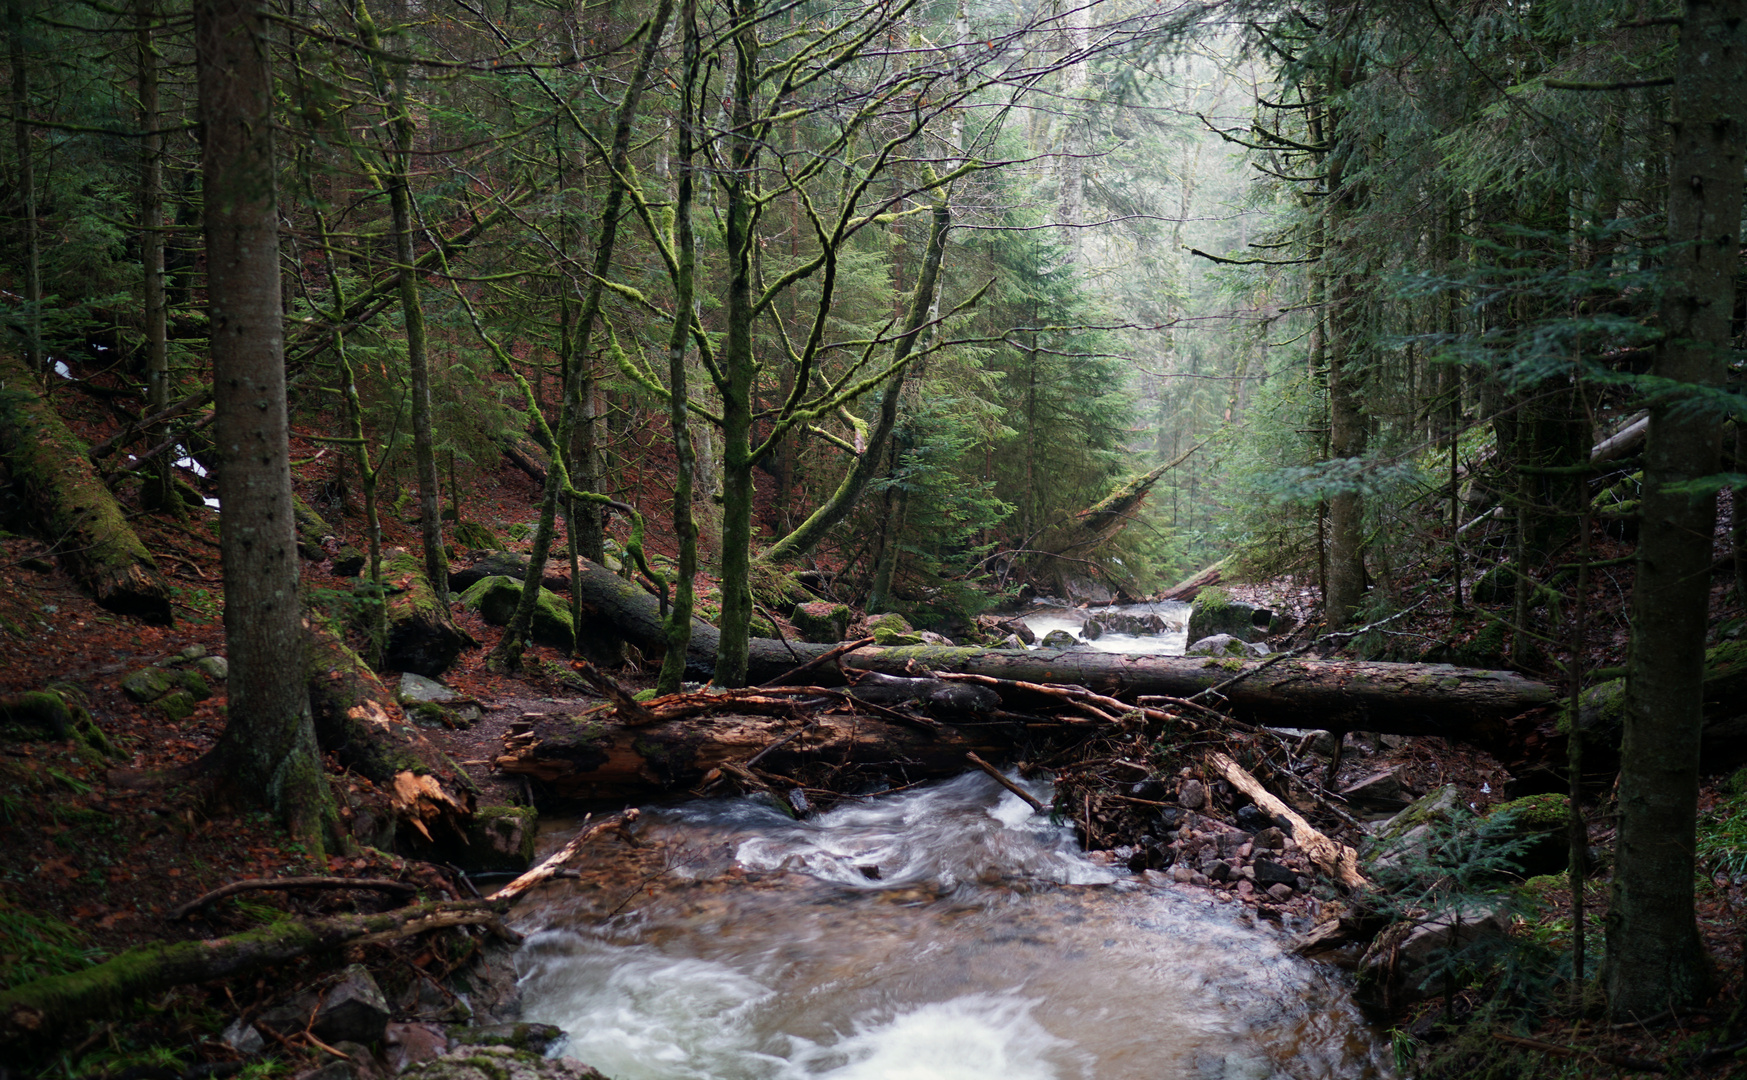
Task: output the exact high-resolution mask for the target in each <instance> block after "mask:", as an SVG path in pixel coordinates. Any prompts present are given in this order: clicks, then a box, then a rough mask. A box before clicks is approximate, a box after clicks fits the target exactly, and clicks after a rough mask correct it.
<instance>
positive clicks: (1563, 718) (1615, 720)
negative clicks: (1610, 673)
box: [1558, 679, 1626, 739]
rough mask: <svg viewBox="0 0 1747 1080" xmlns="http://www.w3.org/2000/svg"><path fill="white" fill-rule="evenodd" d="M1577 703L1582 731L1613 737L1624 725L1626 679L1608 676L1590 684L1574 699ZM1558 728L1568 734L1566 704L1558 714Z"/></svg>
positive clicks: (1568, 714) (1569, 715)
mask: <svg viewBox="0 0 1747 1080" xmlns="http://www.w3.org/2000/svg"><path fill="white" fill-rule="evenodd" d="M1577 707H1578V716H1579V717H1581V726H1582V728H1583V730H1584V731H1585V732H1586V733H1588V734H1592V735H1602V736H1606V737H1608V738H1609V739H1617V738H1618V737H1619V733H1620V732H1622V731H1624V730H1625V729H1626V680H1624V679H1610V680H1609V681H1607V682H1604V683H1601V684H1599V685H1597V686H1592V687H1590V688H1589V689H1588V690H1585V691H1584V692H1583V694H1582V695H1581V696H1580V697H1579V698H1578V699H1577ZM1558 730H1559V731H1560V733H1562V734H1566V735H1569V734H1571V708H1570V706H1569V705H1567V706H1566V707H1565V708H1564V709H1563V710H1562V711H1561V712H1560V714H1559V722H1558Z"/></svg>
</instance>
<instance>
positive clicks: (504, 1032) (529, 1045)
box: [449, 1023, 564, 1054]
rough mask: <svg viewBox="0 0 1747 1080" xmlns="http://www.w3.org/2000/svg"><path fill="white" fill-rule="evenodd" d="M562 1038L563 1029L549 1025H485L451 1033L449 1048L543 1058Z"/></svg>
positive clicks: (458, 1029) (455, 1030) (453, 1030)
mask: <svg viewBox="0 0 1747 1080" xmlns="http://www.w3.org/2000/svg"><path fill="white" fill-rule="evenodd" d="M563 1037H564V1031H563V1029H562V1028H558V1027H554V1026H553V1025H551V1024H529V1023H516V1024H486V1025H484V1026H483V1027H469V1028H454V1029H451V1030H450V1032H449V1046H450V1049H451V1050H453V1049H457V1048H459V1047H463V1046H502V1047H508V1048H510V1049H512V1050H525V1051H527V1052H529V1053H533V1054H544V1053H545V1052H546V1051H548V1050H550V1049H552V1047H553V1045H554V1044H555V1043H557V1042H558V1040H559V1039H562V1038H563Z"/></svg>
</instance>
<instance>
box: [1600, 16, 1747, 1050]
mask: <svg viewBox="0 0 1747 1080" xmlns="http://www.w3.org/2000/svg"><path fill="white" fill-rule="evenodd" d="M1674 70H1675V72H1676V73H1677V74H1676V78H1675V88H1674V102H1673V106H1674V107H1673V110H1672V111H1673V118H1672V119H1671V120H1670V121H1669V127H1670V129H1671V130H1672V132H1673V153H1672V155H1671V160H1670V171H1669V175H1670V177H1671V181H1672V180H1673V178H1678V180H1677V182H1670V184H1669V185H1668V237H1669V242H1670V244H1671V245H1672V250H1671V253H1670V255H1669V257H1668V264H1667V270H1666V286H1665V291H1664V293H1663V298H1662V302H1661V321H1662V328H1663V331H1664V333H1665V335H1666V336H1665V337H1664V338H1663V340H1662V342H1661V343H1660V344H1659V346H1658V347H1657V351H1656V359H1655V367H1654V373H1655V375H1656V377H1657V378H1658V379H1659V380H1666V382H1664V383H1663V384H1662V385H1664V386H1672V387H1673V389H1671V390H1664V391H1662V392H1661V393H1660V394H1659V395H1658V396H1657V397H1656V398H1654V399H1653V400H1652V402H1651V407H1650V431H1649V436H1648V439H1647V442H1646V445H1645V452H1644V494H1643V501H1642V504H1641V509H1640V520H1641V525H1640V528H1641V533H1640V536H1641V539H1640V541H1639V546H1638V564H1637V576H1636V582H1635V584H1634V586H1633V590H1632V644H1631V649H1630V652H1629V654H1628V657H1627V661H1626V708H1625V712H1626V715H1625V727H1626V731H1625V740H1624V743H1623V746H1622V749H1621V757H1622V765H1621V770H1620V781H1619V804H1620V815H1621V817H1620V826H1619V838H1618V842H1617V855H1616V858H1617V864H1616V869H1615V872H1614V887H1613V895H1612V900H1611V902H1610V904H1609V909H1608V917H1607V960H1606V964H1605V966H1604V969H1603V982H1604V983H1605V985H1606V987H1607V991H1608V1009H1609V1012H1610V1014H1611V1015H1612V1018H1613V1019H1614V1020H1615V1021H1619V1022H1626V1021H1632V1020H1634V1019H1637V1018H1642V1017H1648V1016H1652V1015H1655V1014H1657V1013H1661V1012H1663V1011H1665V1010H1668V1009H1679V1008H1683V1007H1687V1006H1691V1005H1695V1004H1698V1003H1700V1002H1702V1001H1703V1000H1704V999H1705V997H1706V996H1707V995H1708V993H1709V991H1710V988H1711V986H1712V985H1713V982H1714V977H1715V976H1714V972H1713V971H1712V969H1711V965H1710V961H1709V959H1708V957H1707V956H1706V955H1705V951H1704V945H1703V943H1702V941H1701V939H1700V937H1699V933H1698V926H1697V922H1696V920H1695V917H1694V909H1693V904H1694V893H1693V873H1694V865H1693V844H1694V834H1695V830H1696V821H1697V812H1698V776H1699V739H1700V723H1701V721H1700V716H1701V709H1702V705H1703V689H1702V680H1703V677H1704V658H1705V650H1704V640H1705V630H1706V624H1707V622H1708V615H1709V611H1708V608H1709V601H1710V574H1709V573H1708V571H1709V568H1710V564H1711V543H1712V539H1711V537H1712V532H1713V529H1714V526H1715V516H1716V499H1715V497H1702V498H1694V497H1691V496H1689V495H1687V494H1684V493H1680V492H1675V491H1670V490H1669V489H1670V487H1672V486H1673V485H1675V484H1678V483H1680V482H1682V481H1688V480H1693V479H1695V478H1698V477H1703V476H1707V475H1710V474H1712V473H1714V472H1715V471H1716V469H1717V465H1718V461H1719V458H1720V456H1721V449H1722V431H1723V419H1724V417H1723V416H1722V415H1721V414H1720V413H1718V412H1717V411H1716V410H1715V409H1714V408H1712V407H1708V406H1706V405H1703V404H1699V403H1696V402H1695V401H1694V400H1693V398H1694V397H1695V396H1696V394H1695V393H1694V392H1693V391H1683V390H1682V389H1681V384H1690V385H1692V386H1694V387H1705V388H1709V387H1716V386H1720V385H1721V384H1722V383H1723V381H1724V375H1725V371H1726V358H1727V347H1728V343H1729V337H1730V325H1729V322H1730V314H1731V311H1732V308H1733V305H1734V278H1735V273H1736V268H1737V265H1738V263H1739V254H1738V252H1739V246H1740V236H1739V228H1740V221H1741V210H1742V156H1743V149H1744V146H1747V99H1744V98H1743V96H1742V94H1741V87H1742V86H1743V85H1747V0H1688V2H1687V4H1686V14H1685V18H1684V20H1683V21H1682V24H1681V30H1680V44H1679V46H1678V49H1677V52H1676V59H1675V64H1674ZM1697 393H1699V394H1702V393H1703V391H1702V390H1700V391H1698V392H1697Z"/></svg>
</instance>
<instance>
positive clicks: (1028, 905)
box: [518, 774, 1392, 1080]
mask: <svg viewBox="0 0 1747 1080" xmlns="http://www.w3.org/2000/svg"><path fill="white" fill-rule="evenodd" d="M1025 783H1026V784H1027V786H1028V787H1029V789H1030V790H1031V791H1032V792H1033V793H1034V794H1036V795H1037V796H1039V797H1040V798H1042V799H1043V800H1044V801H1045V803H1046V804H1047V802H1048V800H1049V790H1048V786H1047V784H1044V783H1040V782H1025ZM571 828H572V823H564V822H554V823H552V825H551V827H550V828H549V831H548V833H547V835H546V840H547V846H548V847H555V846H557V845H558V844H559V843H562V842H563V840H564V839H565V838H566V837H567V836H568V835H569V833H570V831H571ZM642 835H643V836H644V838H645V839H646V840H648V841H651V842H652V844H653V846H652V847H651V848H649V849H646V851H647V853H646V854H645V855H643V856H642V862H641V863H640V864H639V865H637V866H635V867H626V868H624V869H623V870H622V871H619V872H617V873H616V874H615V872H613V871H602V870H599V869H598V868H597V869H596V870H591V871H588V872H587V873H585V880H584V881H576V882H559V883H557V884H554V885H552V886H549V887H547V888H546V889H544V890H543V891H542V892H541V893H540V894H539V895H538V896H536V897H534V898H533V899H532V900H531V901H530V902H529V903H528V904H526V905H524V906H523V908H522V909H520V912H519V916H518V923H519V928H520V929H522V930H524V931H525V932H529V933H530V934H531V936H530V938H529V940H528V942H527V944H526V945H525V946H524V948H523V949H522V951H521V953H520V955H519V964H518V966H519V970H520V973H521V980H522V991H523V995H524V1007H525V1015H526V1018H527V1019H529V1020H537V1021H543V1022H547V1023H553V1024H557V1025H559V1026H560V1027H562V1028H563V1029H564V1030H565V1032H566V1033H567V1036H568V1041H567V1044H566V1045H564V1046H562V1047H561V1048H559V1050H558V1052H559V1053H561V1054H563V1055H565V1056H571V1057H576V1058H580V1059H582V1060H584V1061H587V1062H589V1063H590V1064H592V1065H594V1066H595V1067H597V1068H599V1069H600V1070H601V1071H602V1072H604V1073H606V1074H607V1075H608V1076H611V1077H614V1078H615V1080H646V1078H647V1080H656V1078H660V1080H687V1078H699V1080H798V1078H813V1077H831V1078H837V1080H875V1078H878V1080H982V1078H988V1080H1094V1078H1096V1080H1130V1078H1133V1080H1141V1078H1147V1080H1158V1078H1178V1077H1181V1078H1185V1080H1250V1078H1253V1080H1272V1078H1287V1077H1290V1078H1294V1080H1298V1078H1303V1080H1310V1078H1322V1077H1329V1078H1349V1077H1350V1078H1369V1077H1379V1078H1381V1077H1388V1076H1390V1075H1392V1073H1391V1071H1390V1069H1389V1066H1388V1064H1387V1059H1388V1053H1387V1043H1386V1041H1385V1040H1384V1039H1382V1038H1381V1037H1380V1036H1379V1034H1378V1033H1377V1032H1376V1031H1375V1030H1373V1029H1372V1028H1371V1027H1370V1026H1369V1025H1368V1024H1367V1023H1366V1021H1365V1020H1364V1018H1363V1017H1362V1016H1361V1015H1360V1013H1359V1011H1358V1010H1357V1008H1356V1007H1355V1006H1354V1005H1353V1003H1352V1001H1351V999H1350V997H1349V995H1348V992H1347V988H1346V985H1345V983H1344V982H1343V978H1342V976H1341V975H1340V974H1339V973H1338V972H1335V971H1332V970H1330V969H1325V968H1321V967H1319V966H1316V965H1313V964H1310V963H1307V962H1305V961H1303V960H1300V959H1298V958H1297V957H1295V956H1293V955H1292V954H1291V953H1289V952H1288V951H1287V950H1286V937H1285V935H1284V934H1283V933H1282V932H1281V931H1280V930H1279V929H1277V928H1274V927H1272V926H1270V925H1269V924H1266V923H1254V922H1252V921H1251V920H1250V919H1249V918H1248V916H1247V914H1246V913H1244V912H1243V911H1242V909H1241V905H1238V904H1235V903H1218V902H1215V901H1212V900H1209V899H1207V898H1206V897H1205V896H1201V895H1192V894H1190V893H1188V892H1185V891H1179V890H1180V889H1181V888H1182V887H1180V886H1175V885H1171V884H1168V883H1165V882H1163V881H1162V879H1160V878H1158V876H1157V875H1147V876H1144V877H1141V878H1137V877H1135V876H1134V875H1131V874H1129V873H1128V872H1127V871H1125V870H1121V869H1115V868H1112V867H1109V866H1106V865H1101V864H1100V863H1098V862H1096V861H1094V860H1093V859H1089V858H1087V857H1085V856H1083V855H1082V854H1081V853H1080V852H1079V851H1078V850H1077V848H1076V847H1075V844H1074V841H1073V836H1072V834H1071V833H1070V831H1069V830H1068V829H1067V828H1066V827H1063V826H1059V825H1055V824H1052V823H1051V822H1050V821H1049V820H1048V818H1047V817H1045V816H1043V815H1039V814H1034V813H1032V811H1031V809H1030V807H1028V806H1026V805H1025V804H1024V803H1023V802H1021V801H1020V800H1019V799H1018V798H1016V797H1015V796H1013V795H1012V794H1010V793H1008V792H1006V791H1004V790H1002V789H1001V788H1000V787H998V786H997V785H996V784H995V783H994V782H993V781H992V780H990V779H988V778H987V777H984V776H982V775H980V774H979V775H969V776H964V777H960V778H959V779H957V780H953V781H949V782H945V783H941V784H936V785H931V786H928V787H925V788H919V789H915V790H911V791H907V792H903V793H899V794H893V795H886V796H882V797H880V798H877V799H870V800H867V801H864V802H860V803H857V804H852V805H847V806H844V807H841V808H839V809H837V810H835V811H832V812H831V813H827V814H821V815H818V816H816V817H813V818H810V819H807V820H804V821H796V820H793V819H791V818H790V817H788V816H787V815H785V814H783V813H781V812H779V811H778V810H777V809H775V808H774V807H773V806H771V805H769V804H761V803H758V802H755V801H752V800H746V799H733V800H714V801H703V802H694V803H689V804H685V805H681V806H678V807H674V808H670V809H666V810H659V811H651V812H649V813H647V814H646V816H645V819H644V824H643V826H642ZM615 909H616V913H615Z"/></svg>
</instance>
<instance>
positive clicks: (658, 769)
mask: <svg viewBox="0 0 1747 1080" xmlns="http://www.w3.org/2000/svg"><path fill="white" fill-rule="evenodd" d="M830 704H831V703H830V702H829V701H828V700H827V701H818V700H812V701H809V700H806V699H804V698H803V699H797V698H795V697H788V698H772V699H770V700H769V701H763V700H759V699H756V698H750V699H748V700H744V701H741V702H739V703H738V705H739V706H740V707H739V708H738V709H736V710H735V711H734V712H732V713H729V714H727V715H720V714H718V715H714V716H711V717H710V718H709V719H708V720H707V721H703V722H700V721H698V720H696V719H694V718H692V717H691V716H685V715H682V716H680V717H678V718H675V719H670V720H666V721H663V722H660V723H656V724H647V725H646V724H640V723H636V722H626V721H624V720H620V719H618V718H615V717H612V716H608V715H605V714H603V715H598V716H589V715H586V714H585V715H581V716H570V715H563V714H557V713H537V714H529V715H527V716H524V717H523V718H522V721H521V723H519V724H517V725H516V729H517V730H516V732H515V733H514V734H512V735H510V736H508V737H507V738H506V740H505V742H506V744H507V747H508V752H506V753H504V754H503V755H501V756H499V757H498V758H497V759H496V761H495V762H493V764H494V765H495V766H496V767H497V768H498V770H499V771H501V772H505V773H510V774H513V775H517V776H526V777H529V778H531V779H533V780H536V781H539V782H540V783H541V784H542V785H543V788H544V793H545V794H548V795H550V796H553V797H556V798H559V799H569V800H582V801H609V802H610V801H619V800H626V799H644V798H648V797H650V796H651V795H652V794H655V793H657V792H663V791H684V790H689V789H692V788H696V787H699V786H700V785H703V784H706V783H708V782H709V781H711V780H714V779H715V778H716V777H715V776H713V775H712V774H713V773H719V772H720V771H723V770H726V771H729V772H731V773H735V774H736V775H740V770H744V769H750V767H751V765H749V764H748V763H751V764H755V765H756V766H758V767H759V768H760V769H761V770H765V771H766V772H767V775H772V774H781V776H782V777H784V778H786V779H785V781H777V780H774V779H773V780H772V783H773V784H774V783H781V782H786V783H788V784H789V786H793V785H794V783H796V782H800V783H806V784H813V785H817V786H821V787H822V786H826V784H827V783H829V785H830V786H831V787H833V788H835V789H837V790H854V789H856V788H857V787H859V786H862V785H864V784H878V783H886V784H906V783H913V782H915V781H918V780H924V779H930V778H934V777H943V776H956V775H958V774H959V773H962V772H964V771H965V761H966V759H965V755H966V754H967V753H977V754H983V755H987V756H990V757H1001V758H1006V757H1008V756H1010V754H1011V752H1012V751H1013V749H1014V748H1015V747H1016V746H1021V745H1023V744H1024V743H1025V741H1026V740H1027V739H1028V738H1030V739H1041V738H1045V737H1048V736H1052V735H1081V736H1083V735H1084V734H1085V733H1086V732H1087V731H1088V730H1090V729H1091V728H1093V727H1095V726H1096V722H1095V721H1090V720H1084V721H1082V720H1075V719H1071V718H1069V719H1053V718H1047V717H1026V718H1019V717H1001V718H991V719H986V720H975V721H961V722H959V723H955V724H939V723H934V722H931V721H928V720H926V719H921V718H912V719H908V720H900V719H898V718H897V715H896V714H892V713H890V712H889V711H886V712H883V713H882V715H877V716H868V715H864V714H859V713H848V712H831V711H827V710H828V709H829V706H830ZM754 709H758V710H761V711H767V712H775V713H777V715H774V716H773V715H755V714H753V710H754ZM887 717H890V718H887Z"/></svg>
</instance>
